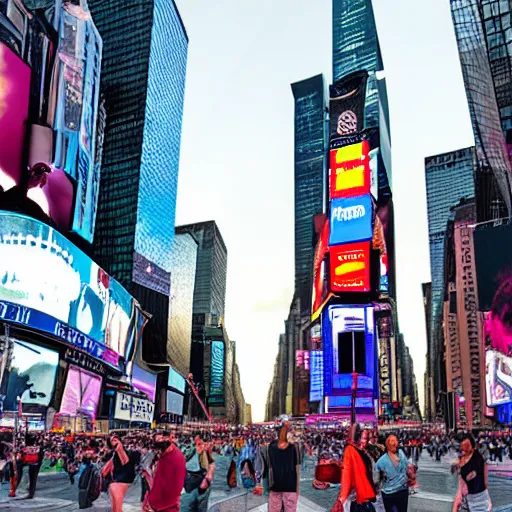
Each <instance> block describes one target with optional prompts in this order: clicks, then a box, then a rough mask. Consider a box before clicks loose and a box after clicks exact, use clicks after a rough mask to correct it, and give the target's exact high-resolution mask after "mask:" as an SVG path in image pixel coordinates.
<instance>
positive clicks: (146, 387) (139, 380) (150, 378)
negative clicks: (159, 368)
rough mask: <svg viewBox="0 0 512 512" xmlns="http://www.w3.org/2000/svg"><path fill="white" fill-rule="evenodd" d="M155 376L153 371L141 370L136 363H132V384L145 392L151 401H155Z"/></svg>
mask: <svg viewBox="0 0 512 512" xmlns="http://www.w3.org/2000/svg"><path fill="white" fill-rule="evenodd" d="M156 377H157V376H156V375H155V374H154V373H150V372H148V371H146V370H143V369H142V368H141V367H140V366H137V365H136V364H134V365H133V370H132V386H133V387H134V388H135V389H138V390H139V391H142V393H146V395H148V398H149V399H150V400H151V401H152V402H154V401H155V395H156Z"/></svg>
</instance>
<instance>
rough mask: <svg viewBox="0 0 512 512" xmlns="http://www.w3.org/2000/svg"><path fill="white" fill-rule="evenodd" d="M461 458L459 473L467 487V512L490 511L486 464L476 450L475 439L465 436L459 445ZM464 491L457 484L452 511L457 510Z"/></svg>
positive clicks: (468, 435)
mask: <svg viewBox="0 0 512 512" xmlns="http://www.w3.org/2000/svg"><path fill="white" fill-rule="evenodd" d="M460 450H461V457H460V459H459V468H460V469H459V471H460V476H461V479H462V480H463V482H464V483H465V484H466V487H467V496H466V499H467V505H468V509H469V512H488V511H490V510H492V504H491V499H490V497H489V492H488V490H487V487H488V482H487V479H488V474H487V464H486V463H485V460H484V458H483V457H482V455H481V453H480V452H479V451H478V450H477V449H476V441H475V438H474V437H473V436H472V435H471V434H466V435H465V436H464V437H463V439H462V442H461V443H460ZM464 491H465V489H463V486H462V485H461V484H459V489H458V492H457V495H456V497H455V502H454V504H453V510H454V511H455V510H457V509H458V507H459V506H460V504H461V503H462V497H463V493H464Z"/></svg>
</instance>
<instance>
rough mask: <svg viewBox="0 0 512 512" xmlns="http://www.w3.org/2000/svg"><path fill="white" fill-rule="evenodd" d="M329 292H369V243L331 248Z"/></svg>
mask: <svg viewBox="0 0 512 512" xmlns="http://www.w3.org/2000/svg"><path fill="white" fill-rule="evenodd" d="M329 254H330V259H331V265H330V269H331V279H330V285H331V291H332V292H334V293H339V292H369V291H370V289H371V286H370V242H359V243H356V244H345V245H337V246H335V247H331V249H330V252H329Z"/></svg>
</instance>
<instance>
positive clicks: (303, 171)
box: [292, 75, 326, 316]
mask: <svg viewBox="0 0 512 512" xmlns="http://www.w3.org/2000/svg"><path fill="white" fill-rule="evenodd" d="M324 88H325V86H324V78H323V75H317V76H314V77H311V78H308V79H306V80H302V81H301V82H296V83H294V84H292V91H293V97H294V99H295V290H296V293H297V294H298V296H299V298H300V303H301V314H302V315H303V316H309V315H311V290H312V281H313V256H314V252H315V248H314V241H313V239H314V224H313V219H314V216H315V215H317V214H319V213H323V208H324V175H325V165H324V161H325V160H324V156H325V129H326V127H325V95H324Z"/></svg>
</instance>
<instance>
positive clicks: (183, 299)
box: [167, 233, 197, 375]
mask: <svg viewBox="0 0 512 512" xmlns="http://www.w3.org/2000/svg"><path fill="white" fill-rule="evenodd" d="M196 263H197V242H196V240H195V238H194V237H193V236H192V235H191V234H190V233H181V234H177V235H176V237H175V238H174V243H173V250H172V269H171V299H170V305H169V334H168V343H167V352H168V354H169V360H170V362H171V364H172V365H173V367H174V368H175V369H176V370H177V371H178V372H180V373H181V374H182V375H187V374H188V373H189V370H190V368H189V366H190V343H191V340H192V310H193V307H194V285H195V279H196Z"/></svg>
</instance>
